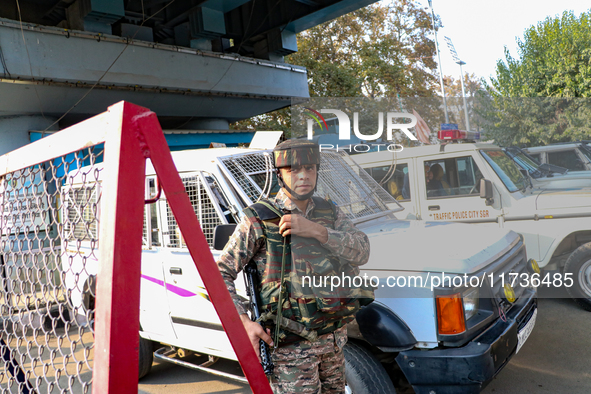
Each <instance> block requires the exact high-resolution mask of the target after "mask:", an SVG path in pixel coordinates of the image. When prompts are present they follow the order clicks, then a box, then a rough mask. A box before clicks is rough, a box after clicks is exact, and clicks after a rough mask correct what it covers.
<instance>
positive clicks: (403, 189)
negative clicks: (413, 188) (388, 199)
mask: <svg viewBox="0 0 591 394" xmlns="http://www.w3.org/2000/svg"><path fill="white" fill-rule="evenodd" d="M365 171H367V173H368V174H369V175H371V177H372V178H373V179H375V181H376V182H378V183H379V184H380V185H381V186H382V187H383V188H384V189H386V191H387V192H388V193H390V194H391V195H392V197H394V198H395V199H397V200H399V201H409V200H410V184H409V173H408V164H406V163H404V164H396V165H391V166H382V167H372V168H366V169H365Z"/></svg>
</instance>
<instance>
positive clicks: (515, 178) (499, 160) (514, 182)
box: [480, 150, 529, 193]
mask: <svg viewBox="0 0 591 394" xmlns="http://www.w3.org/2000/svg"><path fill="white" fill-rule="evenodd" d="M480 153H481V154H482V156H483V157H484V158H485V159H486V161H487V162H488V164H490V166H491V167H492V168H493V170H495V172H496V173H497V175H498V176H499V178H501V181H502V182H503V184H504V185H505V187H506V188H507V190H509V191H510V192H511V193H513V192H516V191H518V190H524V189H525V188H526V187H527V186H528V184H529V183H528V179H526V178H525V177H524V176H523V175H522V174H521V171H519V167H518V166H517V164H515V162H514V161H513V159H511V158H510V157H509V156H508V155H507V154H506V153H505V152H503V151H501V150H496V151H480Z"/></svg>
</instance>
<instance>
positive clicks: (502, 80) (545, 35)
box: [479, 12, 591, 146]
mask: <svg viewBox="0 0 591 394" xmlns="http://www.w3.org/2000/svg"><path fill="white" fill-rule="evenodd" d="M517 45H518V54H519V58H514V57H512V56H511V54H510V53H509V51H508V50H507V48H505V59H504V60H499V61H498V62H497V67H496V77H495V78H491V80H490V84H487V86H486V90H487V93H488V94H489V95H490V97H488V98H486V99H484V100H482V102H481V103H479V104H480V111H481V114H482V115H483V116H484V117H485V118H486V120H487V121H488V129H489V131H488V135H489V137H492V138H494V139H495V140H496V141H497V142H498V143H501V144H503V145H512V144H525V145H530V146H534V145H540V144H548V143H552V142H561V141H572V140H577V139H583V138H588V137H589V135H590V134H591V128H590V127H589V121H588V119H589V115H591V105H590V103H589V100H587V99H581V98H588V97H591V12H588V13H583V14H581V15H580V16H578V17H577V16H575V15H574V13H573V12H564V13H563V14H562V16H559V17H558V16H557V17H554V18H546V19H545V20H544V21H542V22H540V23H538V24H537V25H536V26H531V27H530V28H529V29H527V30H526V31H525V34H524V37H523V39H522V40H518V41H517Z"/></svg>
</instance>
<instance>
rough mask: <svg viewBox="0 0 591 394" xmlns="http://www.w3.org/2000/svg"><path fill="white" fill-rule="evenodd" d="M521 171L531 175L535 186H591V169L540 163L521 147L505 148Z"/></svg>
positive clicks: (563, 187)
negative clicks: (572, 168)
mask: <svg viewBox="0 0 591 394" xmlns="http://www.w3.org/2000/svg"><path fill="white" fill-rule="evenodd" d="M503 151H504V152H505V153H507V155H508V156H509V157H511V158H512V159H513V161H514V162H515V164H517V165H518V166H519V167H520V168H521V172H522V173H523V174H525V175H528V176H529V177H530V181H531V183H532V186H533V187H534V188H538V189H568V188H581V187H589V186H591V171H573V172H570V170H568V169H567V168H564V167H560V166H556V165H553V164H540V163H539V162H538V161H537V160H536V159H535V158H534V157H532V156H530V155H529V154H528V153H527V152H525V151H524V150H523V149H521V148H517V147H509V148H503Z"/></svg>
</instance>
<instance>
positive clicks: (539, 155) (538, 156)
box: [529, 153, 542, 163]
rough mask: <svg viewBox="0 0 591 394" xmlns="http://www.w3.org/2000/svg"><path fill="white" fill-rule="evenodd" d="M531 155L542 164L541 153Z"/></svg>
mask: <svg viewBox="0 0 591 394" xmlns="http://www.w3.org/2000/svg"><path fill="white" fill-rule="evenodd" d="M529 155H530V156H531V157H532V158H533V159H534V160H535V161H537V162H538V163H541V162H542V154H541V153H529Z"/></svg>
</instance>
